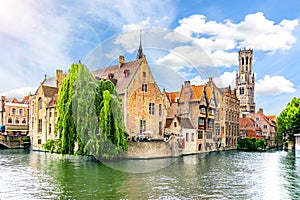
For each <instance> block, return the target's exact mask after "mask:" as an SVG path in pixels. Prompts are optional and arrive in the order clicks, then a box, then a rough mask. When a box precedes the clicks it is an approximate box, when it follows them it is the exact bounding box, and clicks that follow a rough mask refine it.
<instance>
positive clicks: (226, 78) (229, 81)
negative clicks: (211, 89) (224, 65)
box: [213, 71, 236, 88]
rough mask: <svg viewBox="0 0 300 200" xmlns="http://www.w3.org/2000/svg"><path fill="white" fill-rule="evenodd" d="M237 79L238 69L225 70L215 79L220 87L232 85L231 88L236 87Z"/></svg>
mask: <svg viewBox="0 0 300 200" xmlns="http://www.w3.org/2000/svg"><path fill="white" fill-rule="evenodd" d="M235 80H236V71H233V72H224V74H222V75H221V76H219V77H217V78H214V79H213V81H214V82H215V83H216V85H217V86H218V87H220V88H222V87H228V86H231V88H235V87H236V86H235Z"/></svg>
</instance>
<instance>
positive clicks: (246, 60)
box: [246, 57, 249, 65]
mask: <svg viewBox="0 0 300 200" xmlns="http://www.w3.org/2000/svg"><path fill="white" fill-rule="evenodd" d="M248 60H249V58H248V57H246V65H248Z"/></svg>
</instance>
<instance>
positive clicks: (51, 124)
mask: <svg viewBox="0 0 300 200" xmlns="http://www.w3.org/2000/svg"><path fill="white" fill-rule="evenodd" d="M65 77H66V74H65V73H63V71H62V70H56V76H54V77H50V78H46V77H45V79H44V80H43V81H42V82H41V83H40V85H39V87H38V89H37V90H36V92H35V93H34V94H32V95H30V97H29V116H30V123H29V133H30V136H31V143H32V144H31V145H32V148H33V149H35V150H42V144H43V143H45V142H46V141H47V140H48V139H55V123H56V109H55V104H56V99H57V93H58V90H59V88H60V86H61V85H62V83H63V80H64V78H65Z"/></svg>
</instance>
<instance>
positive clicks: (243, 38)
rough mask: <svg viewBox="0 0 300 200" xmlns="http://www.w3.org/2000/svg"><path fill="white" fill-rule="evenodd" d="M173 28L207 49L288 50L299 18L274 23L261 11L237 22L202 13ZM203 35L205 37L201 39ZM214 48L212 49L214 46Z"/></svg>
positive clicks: (183, 20) (293, 41)
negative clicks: (217, 19)
mask: <svg viewBox="0 0 300 200" xmlns="http://www.w3.org/2000/svg"><path fill="white" fill-rule="evenodd" d="M179 24H180V25H179V26H178V27H176V28H175V31H177V32H179V33H182V34H184V35H187V36H189V37H191V38H195V39H197V42H198V43H199V44H200V45H201V46H202V45H203V47H207V48H208V50H218V49H222V50H227V49H233V48H235V47H236V48H243V47H254V48H255V49H256V50H263V51H271V52H274V51H277V50H283V51H284V50H289V49H290V48H291V46H292V44H293V43H295V42H296V38H295V37H294V36H293V34H292V32H293V30H294V29H295V27H296V26H297V25H298V20H297V19H294V20H287V19H283V20H282V21H281V22H280V23H279V24H275V23H274V21H271V20H269V19H267V18H265V16H264V15H263V13H262V12H257V13H254V14H249V15H246V16H245V18H244V20H243V21H241V22H240V23H236V24H235V23H233V22H231V21H230V20H225V21H224V22H223V23H218V22H216V21H206V17H205V16H203V15H192V16H190V17H187V18H184V19H182V20H180V21H179ZM201 38H205V39H201ZM213 47H214V48H213Z"/></svg>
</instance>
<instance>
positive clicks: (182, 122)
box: [178, 117, 194, 129]
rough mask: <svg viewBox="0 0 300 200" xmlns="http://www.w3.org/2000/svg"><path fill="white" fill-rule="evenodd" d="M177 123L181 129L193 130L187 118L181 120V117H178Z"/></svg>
mask: <svg viewBox="0 0 300 200" xmlns="http://www.w3.org/2000/svg"><path fill="white" fill-rule="evenodd" d="M178 121H179V125H180V126H181V127H182V128H186V129H194V127H193V125H192V123H191V120H190V119H189V118H181V117H178Z"/></svg>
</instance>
